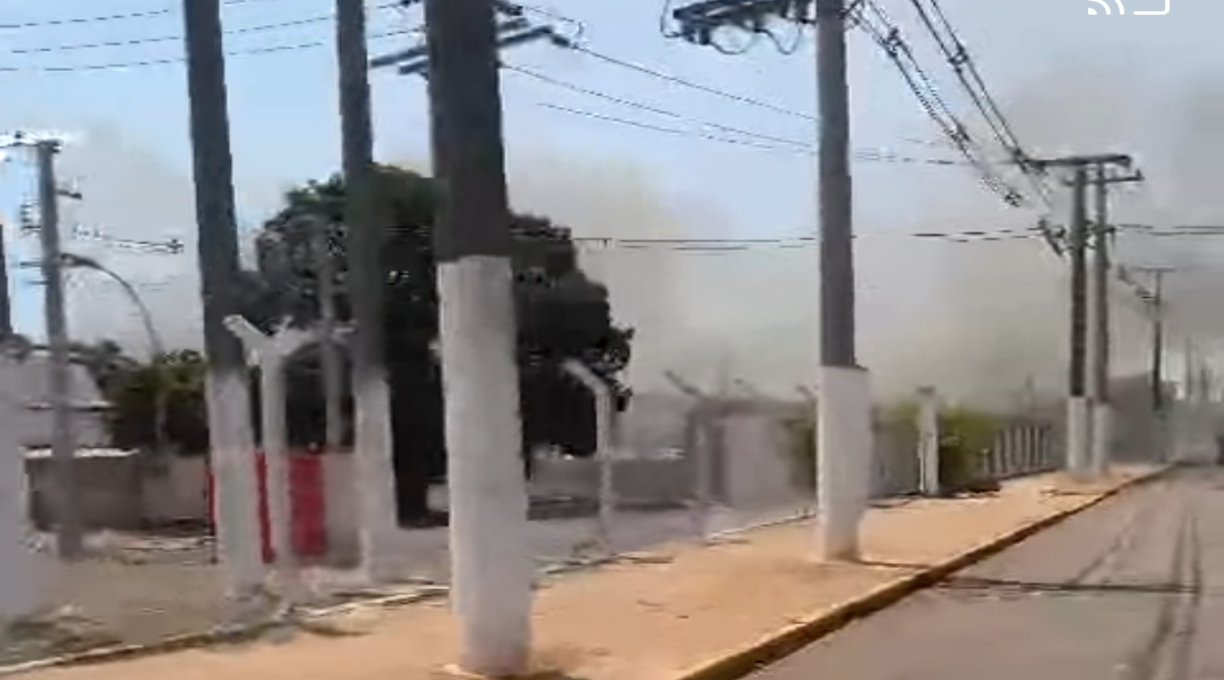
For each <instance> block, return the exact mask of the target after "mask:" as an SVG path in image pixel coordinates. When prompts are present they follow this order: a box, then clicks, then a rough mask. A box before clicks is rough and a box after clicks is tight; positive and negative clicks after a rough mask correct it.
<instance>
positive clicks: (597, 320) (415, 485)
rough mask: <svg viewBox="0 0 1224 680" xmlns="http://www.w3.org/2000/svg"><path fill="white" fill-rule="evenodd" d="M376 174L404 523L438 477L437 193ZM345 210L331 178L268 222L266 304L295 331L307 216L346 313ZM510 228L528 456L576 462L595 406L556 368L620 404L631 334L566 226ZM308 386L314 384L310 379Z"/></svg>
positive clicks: (588, 438)
mask: <svg viewBox="0 0 1224 680" xmlns="http://www.w3.org/2000/svg"><path fill="white" fill-rule="evenodd" d="M376 178H377V182H376V184H377V195H378V196H379V202H378V206H377V209H378V210H379V214H380V215H382V216H383V217H384V218H385V219H386V220H387V221H388V223H389V224H390V225H391V228H390V229H389V230H388V233H387V234H386V241H385V243H384V245H383V248H382V249H381V252H382V256H383V259H382V261H381V263H380V265H381V267H382V268H383V270H384V271H385V272H386V297H385V299H386V307H385V314H386V316H385V320H386V352H387V368H388V374H389V376H388V377H389V383H390V387H391V392H392V426H393V430H394V440H395V441H394V446H395V461H396V473H397V475H396V476H397V481H398V484H397V486H398V490H399V501H400V514H401V519H402V520H404V521H411V520H413V519H414V518H416V517H419V516H421V515H422V514H423V513H424V512H425V510H426V504H425V491H426V490H427V488H428V483H429V481H430V479H431V478H433V477H435V476H437V475H440V474H442V473H444V471H445V468H444V466H445V455H444V448H443V432H442V381H441V374H440V369H439V366H438V364H437V361H436V359H435V357H434V354H433V350H432V347H433V344H434V342H435V341H436V339H437V336H438V299H437V290H436V283H435V281H436V276H435V274H436V266H435V260H434V255H433V221H434V215H435V212H436V208H437V204H438V193H437V188H436V186H435V185H434V183H433V181H432V180H431V179H430V178H428V177H424V176H422V175H419V174H417V173H414V172H410V171H407V170H402V169H399V168H394V167H389V166H381V167H379V168H378V171H377V173H376ZM344 205H345V189H344V182H343V179H342V178H341V177H339V176H333V177H331V178H329V179H328V180H326V181H322V182H311V183H308V184H306V185H305V186H303V187H300V188H298V189H295V190H293V191H290V192H289V193H288V194H287V195H286V197H285V207H284V208H283V209H282V210H281V211H280V212H279V213H278V214H277V215H275V216H274V217H273V218H272V219H270V220H268V221H267V222H266V223H265V225H264V229H263V232H262V233H261V236H260V239H259V242H258V243H259V248H258V255H259V257H258V261H259V272H260V274H261V275H262V277H263V279H264V286H263V288H262V290H263V291H264V293H265V296H266V297H265V304H267V305H268V306H269V307H274V308H276V309H278V310H280V311H281V312H282V313H283V314H284V315H285V316H286V317H288V318H289V319H290V321H291V322H292V323H295V324H298V325H305V324H309V323H311V322H313V321H314V320H315V319H316V318H317V310H318V300H317V288H318V286H317V281H316V276H315V268H314V260H313V256H312V253H311V249H310V234H308V233H307V227H306V225H305V223H304V222H303V220H302V219H301V218H304V217H312V218H316V219H319V220H322V221H323V222H324V223H326V224H328V225H329V233H328V238H327V242H328V245H329V254H330V257H332V259H333V270H334V271H335V272H336V282H335V283H336V287H337V290H339V291H340V296H339V299H338V300H337V309H338V314H339V316H340V317H341V319H347V318H348V317H349V306H348V304H347V300H346V298H345V297H344V293H343V291H344V290H345V280H346V277H347V271H348V267H347V257H346V255H347V253H346V248H345V244H346V234H345V227H344V226H343V215H344ZM510 228H511V231H512V233H513V235H514V241H513V243H514V249H513V252H512V259H513V266H514V273H515V300H516V308H517V314H518V321H519V335H518V358H519V366H520V372H521V381H522V382H521V395H522V404H521V406H522V414H523V421H524V427H523V447H522V448H523V452H524V453H526V452H528V451H530V449H531V447H532V445H534V444H538V443H550V444H556V445H559V446H562V447H564V448H566V449H567V450H569V451H571V452H572V453H574V454H576V455H589V454H590V453H591V452H593V450H594V448H595V432H594V429H595V428H594V411H593V403H592V398H591V395H590V394H588V393H587V392H586V390H585V389H583V388H582V386H581V385H579V384H578V383H577V382H576V381H574V380H573V379H572V378H570V377H569V376H567V375H566V374H565V373H564V372H563V371H562V370H561V369H560V362H561V361H562V360H564V359H566V358H574V359H578V360H580V361H582V362H584V363H585V364H586V365H587V366H588V367H590V368H591V370H592V371H594V372H595V373H596V374H598V375H600V376H601V377H603V378H604V379H605V380H606V381H607V382H608V384H609V385H610V386H611V387H612V389H613V390H614V391H615V393H616V394H617V395H618V398H619V400H620V402H621V405H622V407H623V405H624V403H625V401H626V400H627V399H628V397H629V392H628V390H627V389H626V388H625V386H624V385H623V384H622V383H621V382H620V381H619V380H618V376H619V374H620V373H621V372H622V371H623V370H624V368H625V367H626V366H627V364H628V362H629V357H630V345H631V340H632V331H631V330H629V329H624V328H619V327H617V326H615V325H614V324H613V323H612V320H611V310H610V307H609V303H608V291H607V289H606V288H605V287H604V286H602V285H600V284H598V283H596V282H594V281H592V280H590V279H589V278H588V277H587V276H586V275H585V274H584V273H583V272H582V271H581V270H580V269H579V268H578V261H577V259H578V258H577V253H576V251H575V247H574V243H573V241H572V239H571V238H570V233H569V231H568V230H567V229H564V228H562V227H558V226H556V225H554V224H552V223H551V222H550V221H549V220H547V219H544V218H541V217H536V216H531V215H513V216H512V217H511V224H510ZM252 290H254V288H252ZM252 321H253V322H258V320H256V319H252ZM317 370H318V369H317V359H315V358H313V357H309V356H303V358H302V359H301V360H299V361H295V362H293V364H291V369H290V375H291V377H290V380H291V381H292V380H293V379H294V378H293V377H292V376H294V375H298V376H299V378H300V376H301V375H302V374H304V373H311V374H313V373H317ZM306 382H311V383H312V384H315V385H317V380H313V381H306ZM301 392H302V393H307V392H309V393H310V394H311V395H312V396H311V397H310V401H311V402H312V403H313V404H315V405H314V406H309V407H308V406H304V405H299V407H298V408H302V409H308V410H309V409H321V406H319V405H318V404H319V402H320V398H319V397H318V396H317V395H318V393H319V390H318V389H317V388H311V389H306V388H305V387H304V386H303V389H302V390H301ZM292 408H293V407H292V405H291V409H292ZM291 417H292V416H291ZM292 418H293V420H295V421H297V420H299V419H298V418H297V417H292ZM302 420H303V421H305V422H306V423H307V424H308V425H309V426H312V427H313V428H314V429H315V430H316V432H314V433H311V435H312V436H311V437H309V438H313V439H314V440H315V441H321V440H322V433H321V432H317V429H318V426H319V424H321V422H322V419H321V418H317V417H316V418H306V419H302ZM291 429H292V428H291ZM291 436H293V433H292V432H291ZM525 460H529V457H526V458H525Z"/></svg>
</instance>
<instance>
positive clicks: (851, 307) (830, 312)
mask: <svg viewBox="0 0 1224 680" xmlns="http://www.w3.org/2000/svg"><path fill="white" fill-rule="evenodd" d="M816 64H817V76H818V81H819V82H818V87H819V115H820V148H819V162H820V284H821V285H820V366H821V367H820V383H819V384H820V399H819V400H818V401H817V412H818V413H817V422H818V425H817V432H818V434H817V438H818V442H817V444H816V452H817V460H818V463H817V470H818V471H819V472H818V475H817V485H818V493H817V502H818V503H819V516H820V520H819V523H820V525H821V527H820V528H821V533H820V536H819V551H820V554H821V556H822V557H823V558H825V559H828V560H842V559H845V560H850V559H855V558H857V557H858V553H859V543H858V538H859V537H858V528H859V521H860V519H861V518H862V516H863V513H864V512H865V511H866V509H867V496H868V493H867V491H868V490H867V483H868V480H867V471H868V469H869V467H868V466H869V461H870V459H871V437H872V432H871V391H870V384H869V382H868V375H867V371H866V370H864V369H863V368H861V367H859V366H858V362H857V358H856V356H855V325H854V322H855V319H854V312H855V296H854V249H853V228H852V222H851V220H852V215H851V205H852V200H851V183H850V110H849V88H848V87H847V84H846V3H845V0H816Z"/></svg>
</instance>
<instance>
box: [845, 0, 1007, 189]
mask: <svg viewBox="0 0 1224 680" xmlns="http://www.w3.org/2000/svg"><path fill="white" fill-rule="evenodd" d="M859 7H860V9H859V10H858V12H857V14H856V16H855V19H856V23H857V25H858V26H859V27H860V28H862V29H863V30H864V31H866V32H867V33H868V35H870V36H871V38H872V39H873V40H874V41H875V42H876V44H877V45H879V47H880V48H881V49H883V51H884V53H885V54H886V55H887V56H888V57H889V59H890V60H891V61H892V63H893V65H894V66H895V67H896V68H897V70H898V71H899V72H900V74H901V77H902V79H903V80H904V81H905V83H906V85H907V86H908V87H909V89H910V91H911V92H912V93H913V94H914V96H915V98H916V99H917V100H918V103H919V105H920V106H921V107H922V109H923V110H924V111H925V112H926V114H927V115H928V116H929V117H930V118H931V119H932V120H933V121H934V122H935V124H936V125H938V126H939V128H940V130H941V131H942V132H943V134H944V136H945V137H947V139H948V141H950V142H951V143H952V145H953V146H954V147H956V149H957V151H959V152H960V154H961V155H962V156H964V157H965V159H966V160H967V161H968V163H969V164H970V165H972V166H973V167H974V168H975V169H976V170H977V174H978V176H979V179H980V181H981V182H982V184H983V185H984V186H985V187H986V188H987V189H989V190H990V191H992V192H994V193H996V194H998V195H999V196H1000V197H1001V198H1002V199H1003V201H1004V202H1005V203H1007V204H1008V205H1010V206H1013V207H1014V206H1019V205H1022V204H1023V196H1022V195H1021V194H1020V193H1019V192H1018V191H1016V190H1015V189H1014V188H1013V187H1012V186H1011V185H1010V184H1009V183H1008V182H1007V181H1006V180H1005V179H1003V178H1002V177H1001V176H1000V175H999V174H998V173H996V172H995V171H994V169H993V168H992V167H991V164H990V163H989V162H988V161H987V160H986V159H985V157H984V154H983V153H982V151H981V150H980V149H979V148H978V147H977V144H976V143H975V142H974V140H973V139H972V137H971V136H970V135H969V131H968V129H967V128H966V127H965V125H964V124H963V123H962V122H961V121H960V119H959V118H958V117H957V116H956V114H955V113H953V112H952V110H951V108H950V107H949V106H948V105H947V103H946V102H945V101H944V99H943V97H942V96H941V95H940V94H939V92H938V90H937V89H936V87H935V84H934V81H933V80H932V79H931V78H930V76H929V75H927V72H926V70H925V69H923V67H922V65H921V64H920V63H918V60H917V58H916V57H915V55H914V52H913V50H912V49H911V48H910V46H909V43H908V42H907V41H906V40H905V38H904V37H903V36H902V35H901V29H900V28H898V27H897V26H896V25H895V24H894V23H892V21H891V20H890V19H889V18H888V15H887V14H885V13H884V11H883V10H882V9H881V8H880V7H879V5H878V4H877V3H876V2H874V0H863V2H862V4H861V5H860V6H859ZM868 11H869V12H870V15H869V14H868Z"/></svg>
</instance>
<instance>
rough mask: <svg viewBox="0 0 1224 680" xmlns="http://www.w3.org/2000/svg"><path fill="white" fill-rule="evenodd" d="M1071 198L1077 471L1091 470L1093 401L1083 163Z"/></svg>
mask: <svg viewBox="0 0 1224 680" xmlns="http://www.w3.org/2000/svg"><path fill="white" fill-rule="evenodd" d="M1073 182H1074V186H1073V188H1072V191H1073V192H1074V194H1073V196H1072V199H1071V232H1070V241H1071V243H1070V253H1071V366H1070V375H1069V377H1068V401H1067V440H1068V441H1067V467H1068V469H1069V470H1070V471H1071V473H1072V474H1073V475H1077V476H1086V475H1087V474H1089V473H1090V470H1089V463H1090V459H1091V450H1092V420H1091V418H1090V416H1091V412H1092V403H1091V401H1090V399H1089V397H1088V393H1087V389H1086V388H1087V371H1086V367H1087V350H1088V269H1087V245H1088V244H1087V236H1088V235H1087V231H1088V214H1087V210H1086V209H1085V205H1084V203H1085V199H1086V193H1087V190H1088V184H1087V182H1088V171H1087V169H1086V168H1083V167H1079V168H1076V170H1075V179H1074V181H1073Z"/></svg>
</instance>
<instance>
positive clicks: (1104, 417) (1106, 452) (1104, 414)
mask: <svg viewBox="0 0 1224 680" xmlns="http://www.w3.org/2000/svg"><path fill="white" fill-rule="evenodd" d="M1112 446H1113V409H1112V408H1110V406H1109V404H1094V405H1093V407H1092V476H1093V477H1101V476H1103V475H1105V474H1106V473H1108V472H1109V463H1110V458H1111V449H1112Z"/></svg>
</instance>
